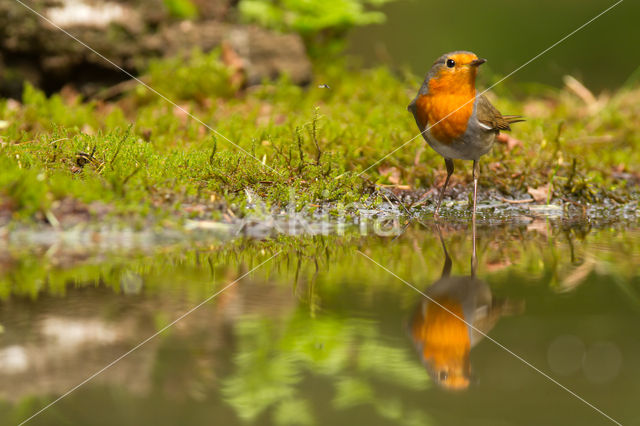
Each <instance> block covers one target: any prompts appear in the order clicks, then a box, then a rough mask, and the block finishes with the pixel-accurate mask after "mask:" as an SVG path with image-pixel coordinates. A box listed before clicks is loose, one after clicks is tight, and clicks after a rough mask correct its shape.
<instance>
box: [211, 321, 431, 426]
mask: <svg viewBox="0 0 640 426" xmlns="http://www.w3.org/2000/svg"><path fill="white" fill-rule="evenodd" d="M286 321H287V322H286V323H285V324H278V323H277V322H275V321H273V320H269V319H262V318H256V317H245V318H243V319H241V320H240V321H239V322H238V324H237V326H236V333H237V338H238V353H237V355H236V357H235V364H236V370H235V372H234V373H233V374H232V375H231V376H230V377H228V378H227V379H226V380H225V381H224V384H223V394H224V395H225V397H226V399H227V401H228V402H229V403H230V404H231V405H232V406H233V407H234V409H235V410H236V412H237V414H238V416H240V417H241V418H243V419H245V420H248V421H252V420H255V419H256V418H257V417H258V416H260V415H262V414H263V413H264V412H267V410H269V409H270V408H275V412H274V415H273V421H274V422H276V423H278V424H289V423H290V420H291V418H290V417H286V416H283V415H282V412H283V410H285V411H286V410H294V409H295V410H298V411H300V414H301V417H300V418H301V419H304V420H305V423H307V422H308V421H309V420H310V419H312V418H313V417H314V414H313V413H312V411H311V410H312V409H313V408H312V407H310V406H309V405H308V403H306V402H304V401H302V400H299V399H298V398H299V397H298V396H297V395H298V394H299V393H300V392H301V390H300V389H299V386H302V384H301V383H302V381H303V378H304V377H305V376H307V375H308V374H314V375H318V376H321V377H324V378H326V379H328V380H329V381H330V382H332V383H335V392H336V396H335V398H334V402H333V404H334V406H335V407H336V408H338V409H345V408H349V407H352V406H355V405H359V404H371V405H374V406H375V405H377V404H378V403H379V402H381V401H386V400H387V399H386V396H384V395H375V394H374V393H373V390H372V387H371V385H370V384H369V383H368V381H370V380H372V379H375V380H377V381H378V382H383V383H384V382H386V383H393V384H395V385H397V386H401V387H403V388H408V389H415V390H420V389H425V388H426V387H427V386H428V378H427V375H426V373H425V372H424V371H423V369H422V366H420V365H419V364H418V363H416V362H415V361H414V360H413V357H412V356H411V354H410V353H409V352H408V351H406V350H405V349H399V348H395V347H392V346H388V345H385V344H384V343H382V342H381V339H380V335H379V334H378V330H377V328H376V327H375V324H374V323H372V322H368V321H363V320H351V319H348V318H340V317H331V316H327V315H317V316H316V318H310V317H309V316H308V314H307V313H305V312H303V311H299V312H298V313H297V314H294V315H292V316H291V317H290V318H288V319H287V320H286ZM281 401H284V402H281ZM291 401H294V402H291ZM281 404H285V407H284V408H283V407H282V406H281ZM288 404H291V407H289V405H288ZM389 404H392V403H391V402H388V403H387V405H389ZM397 410H399V412H400V413H402V412H403V411H404V409H403V407H402V405H400V406H399V407H397ZM397 410H396V412H395V413H397V412H398V411H397ZM385 414H387V415H390V416H391V417H394V418H396V416H395V414H390V412H389V410H387V412H386V413H385ZM279 422H281V423H279Z"/></svg>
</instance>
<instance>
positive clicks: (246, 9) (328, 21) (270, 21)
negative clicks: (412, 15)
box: [238, 0, 392, 57]
mask: <svg viewBox="0 0 640 426" xmlns="http://www.w3.org/2000/svg"><path fill="white" fill-rule="evenodd" d="M390 1H392V0H325V1H317V2H314V1H300V0H242V1H241V2H240V4H239V5H238V9H239V11H240V14H241V16H242V17H243V18H244V19H245V20H246V21H249V22H256V23H258V24H260V25H262V26H264V27H267V28H273V29H277V30H282V31H290V32H297V33H298V34H300V35H301V36H302V38H303V39H304V40H305V43H306V45H307V49H308V50H309V51H310V53H311V54H312V55H313V56H316V57H319V56H320V53H322V54H325V55H326V54H327V53H329V52H333V53H337V52H339V51H340V50H341V48H342V47H343V46H344V36H345V34H346V33H347V31H349V30H350V29H352V28H353V27H356V26H362V25H369V24H374V23H381V22H384V20H385V15H384V14H383V13H382V12H377V11H371V10H367V8H368V7H369V6H382V5H383V4H385V3H388V2H390Z"/></svg>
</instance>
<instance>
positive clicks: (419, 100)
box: [407, 51, 524, 219]
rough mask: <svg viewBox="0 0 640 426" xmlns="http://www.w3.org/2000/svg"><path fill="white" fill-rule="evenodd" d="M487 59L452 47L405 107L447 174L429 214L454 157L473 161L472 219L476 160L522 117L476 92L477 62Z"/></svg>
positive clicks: (478, 64) (447, 179)
mask: <svg viewBox="0 0 640 426" xmlns="http://www.w3.org/2000/svg"><path fill="white" fill-rule="evenodd" d="M485 62H486V59H481V58H478V56H476V54H475V53H472V52H465V51H456V52H451V53H447V54H445V55H442V56H440V57H439V58H438V60H436V61H435V62H434V64H433V66H432V67H431V70H429V72H428V73H427V76H426V77H425V79H424V82H423V83H422V86H421V87H420V90H419V91H418V94H417V95H416V97H415V98H414V99H413V100H412V101H411V103H410V104H409V106H408V107H407V109H408V110H409V111H410V112H411V113H413V116H414V117H415V119H416V123H417V124H418V128H420V131H421V132H422V136H423V137H424V139H425V140H426V141H427V143H428V144H429V145H430V146H431V148H433V149H434V150H435V151H436V152H437V153H438V154H440V155H442V156H443V157H444V163H445V165H446V167H447V178H446V180H445V181H444V185H443V186H442V189H441V190H440V196H439V197H438V204H437V205H436V210H435V212H434V216H435V217H438V213H439V211H440V204H442V199H443V197H444V192H445V190H446V188H447V184H448V183H449V178H450V177H451V174H453V160H454V159H460V160H473V218H474V219H475V216H476V204H477V199H478V175H479V167H478V160H479V159H480V157H481V156H483V155H484V154H486V153H487V152H489V150H491V147H492V146H493V143H494V142H495V140H496V137H497V135H498V133H499V132H500V130H511V127H510V125H511V124H512V123H516V122H519V121H524V120H522V119H521V117H520V116H517V115H502V114H500V112H499V111H498V110H497V109H496V108H495V107H494V106H493V105H491V102H489V100H488V99H487V98H486V97H484V96H483V95H477V94H476V75H477V73H478V67H479V66H480V65H482V64H484V63H485Z"/></svg>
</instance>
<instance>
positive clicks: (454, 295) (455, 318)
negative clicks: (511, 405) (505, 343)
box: [410, 229, 523, 390]
mask: <svg viewBox="0 0 640 426" xmlns="http://www.w3.org/2000/svg"><path fill="white" fill-rule="evenodd" d="M438 233H439V234H440V229H438ZM440 242H441V244H442V248H443V250H444V256H445V261H444V268H443V270H442V276H441V277H440V279H439V280H438V281H436V282H435V283H433V284H431V285H430V286H429V287H428V288H427V289H426V290H425V292H424V294H425V295H427V296H429V297H428V298H422V299H421V300H420V304H419V305H418V306H417V307H416V309H415V312H414V314H413V317H412V319H411V325H410V333H411V339H412V340H413V343H414V344H415V346H416V349H417V350H418V353H419V355H420V358H421V359H422V362H423V363H424V365H425V367H426V369H427V371H428V373H429V375H430V376H431V378H432V379H433V380H434V382H435V383H437V384H438V385H439V386H441V387H443V388H445V389H449V390H462V389H466V388H468V387H469V384H470V383H471V377H472V374H471V363H470V357H469V355H470V352H471V349H472V348H473V347H474V346H475V345H476V344H477V343H478V342H480V340H482V338H483V337H485V336H486V335H487V334H488V333H489V332H490V331H491V329H492V328H493V327H494V326H495V325H496V323H497V322H498V320H499V319H500V318H501V317H502V316H504V315H510V314H515V313H518V312H520V311H521V310H522V308H523V305H522V303H517V302H512V301H509V300H500V299H496V298H494V297H493V295H492V293H491V288H490V287H489V285H488V284H487V283H486V282H484V281H482V280H480V279H479V278H477V277H476V267H477V261H476V255H475V245H476V244H475V242H476V240H475V232H474V239H473V254H472V257H471V275H465V276H453V275H451V265H452V262H451V258H450V257H449V253H448V252H447V248H446V246H445V243H444V240H443V238H442V234H440Z"/></svg>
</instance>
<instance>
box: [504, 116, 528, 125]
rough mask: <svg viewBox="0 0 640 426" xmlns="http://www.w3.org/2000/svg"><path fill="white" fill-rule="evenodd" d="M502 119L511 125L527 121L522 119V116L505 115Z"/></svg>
mask: <svg viewBox="0 0 640 426" xmlns="http://www.w3.org/2000/svg"><path fill="white" fill-rule="evenodd" d="M502 118H504V119H505V120H506V121H507V123H509V124H513V123H520V122H521V121H527V120H525V119H524V118H522V116H521V115H503V116H502Z"/></svg>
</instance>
